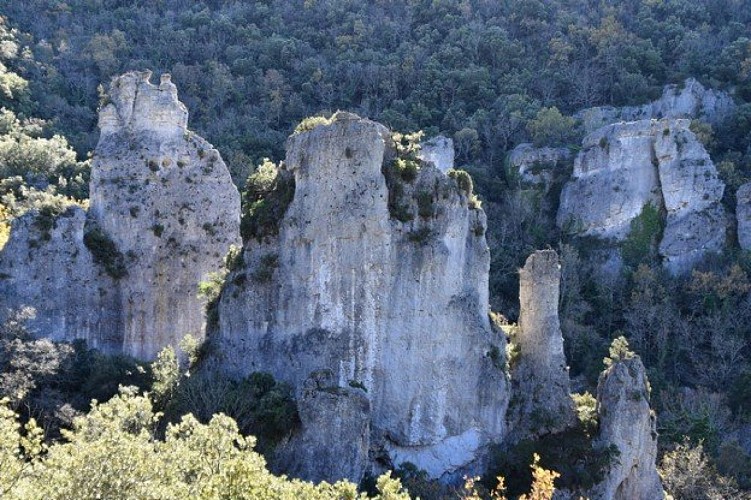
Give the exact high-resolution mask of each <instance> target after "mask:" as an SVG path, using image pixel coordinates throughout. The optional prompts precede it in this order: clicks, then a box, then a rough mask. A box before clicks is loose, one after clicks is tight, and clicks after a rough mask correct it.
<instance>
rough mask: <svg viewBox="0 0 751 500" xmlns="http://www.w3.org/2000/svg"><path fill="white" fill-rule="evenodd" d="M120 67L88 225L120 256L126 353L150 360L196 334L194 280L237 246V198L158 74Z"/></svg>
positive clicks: (199, 327) (105, 120)
mask: <svg viewBox="0 0 751 500" xmlns="http://www.w3.org/2000/svg"><path fill="white" fill-rule="evenodd" d="M149 77H150V73H128V74H126V75H124V76H121V77H119V78H115V79H114V80H113V82H112V85H111V86H110V100H111V101H112V102H111V103H110V104H107V105H106V106H105V107H104V108H103V109H102V110H101V113H100V128H101V137H100V139H99V143H98V145H97V148H96V151H95V157H94V162H93V163H92V167H91V188H90V193H91V205H90V208H89V221H88V225H89V226H90V227H92V228H97V229H98V230H100V231H102V232H103V233H104V234H106V235H107V236H108V237H109V238H110V239H111V240H112V241H113V243H114V244H115V246H116V247H117V249H118V251H119V252H121V253H122V254H124V255H126V256H127V260H128V263H127V266H128V268H129V271H128V273H127V274H126V275H125V276H123V277H122V278H120V279H119V280H118V288H119V293H120V297H121V302H120V314H121V318H122V319H121V324H122V329H123V335H124V338H123V341H124V345H123V350H124V352H126V353H128V354H131V355H133V356H136V357H139V358H142V359H151V358H153V357H155V356H156V354H157V353H158V352H159V350H161V348H163V347H164V346H165V345H174V344H176V343H177V342H179V340H180V339H181V338H182V337H183V336H185V335H187V334H190V335H193V336H195V337H198V338H202V337H203V328H204V327H203V323H204V314H203V307H202V302H201V299H200V298H199V297H198V293H197V290H198V284H199V283H200V282H201V281H202V280H205V279H206V277H207V275H208V274H209V273H210V272H213V271H217V270H219V269H221V267H222V265H223V262H224V256H225V255H226V254H227V251H228V250H229V247H230V245H233V244H235V245H239V244H240V238H239V224H240V198H239V194H238V192H237V189H236V188H235V186H234V184H233V183H232V180H231V178H230V175H229V171H228V169H227V167H226V166H225V164H224V162H223V161H222V159H221V157H220V156H219V153H218V152H217V151H216V150H215V149H214V148H213V147H212V146H211V145H210V144H209V143H208V142H206V141H205V140H203V139H202V138H200V137H198V136H196V135H194V134H192V133H190V132H188V130H187V128H186V126H187V119H188V114H187V111H186V109H185V106H183V105H182V103H180V102H179V101H178V99H177V90H176V88H175V86H174V85H173V84H172V83H170V80H169V76H168V75H163V76H162V79H161V83H160V85H159V86H155V85H152V84H151V83H149Z"/></svg>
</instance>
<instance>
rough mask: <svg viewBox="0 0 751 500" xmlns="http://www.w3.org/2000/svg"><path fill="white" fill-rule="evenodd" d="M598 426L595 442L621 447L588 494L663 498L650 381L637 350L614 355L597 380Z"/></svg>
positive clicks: (616, 499) (618, 499)
mask: <svg viewBox="0 0 751 500" xmlns="http://www.w3.org/2000/svg"><path fill="white" fill-rule="evenodd" d="M597 413H598V416H599V421H600V432H599V435H598V437H597V440H596V443H595V446H599V447H609V446H611V445H614V446H616V447H617V448H618V451H619V452H620V454H619V456H618V460H617V461H616V462H615V463H614V464H613V465H611V467H610V470H609V471H608V473H607V475H606V477H605V479H604V480H603V481H602V482H601V483H600V484H598V485H597V486H595V487H594V488H593V490H592V495H591V497H592V498H603V499H613V500H632V499H644V500H652V499H660V498H664V493H663V490H662V483H661V482H660V476H659V475H658V474H657V469H656V468H655V460H656V458H657V430H656V422H655V415H654V413H653V412H652V411H651V410H650V408H649V382H648V381H647V376H646V373H645V370H644V365H643V364H642V362H641V360H640V359H639V357H638V356H635V357H633V358H630V359H623V360H620V361H616V362H614V363H613V365H612V366H610V367H609V368H608V369H607V370H605V371H604V372H603V373H602V375H600V381H599V383H598V385H597Z"/></svg>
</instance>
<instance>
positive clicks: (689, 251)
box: [557, 119, 727, 274]
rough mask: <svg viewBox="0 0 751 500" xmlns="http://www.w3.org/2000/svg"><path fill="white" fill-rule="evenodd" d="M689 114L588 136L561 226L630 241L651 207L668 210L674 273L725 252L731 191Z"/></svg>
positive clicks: (667, 244)
mask: <svg viewBox="0 0 751 500" xmlns="http://www.w3.org/2000/svg"><path fill="white" fill-rule="evenodd" d="M689 124H690V122H689V121H688V120H667V119H666V120H659V121H658V120H642V121H638V122H629V123H618V124H614V125H608V126H606V127H603V128H601V129H599V130H597V131H596V132H594V133H592V134H589V135H588V136H587V137H586V138H585V139H584V142H583V145H582V151H581V152H580V153H579V155H578V156H577V157H576V160H575V162H574V173H573V176H572V179H571V181H569V182H568V183H567V184H566V186H565V187H564V189H563V192H562V194H561V203H560V207H559V211H558V216H557V222H558V225H559V227H561V228H564V229H566V230H567V231H569V232H575V233H578V234H579V235H585V236H594V237H597V238H601V239H606V240H610V241H613V242H622V241H623V240H625V239H626V237H627V235H628V233H629V230H630V225H631V221H632V220H634V219H635V218H636V217H637V216H638V215H639V214H640V213H641V211H642V209H643V208H644V206H645V205H647V204H652V205H653V206H654V207H657V208H659V209H661V210H663V211H664V212H665V214H666V215H665V228H664V233H663V237H662V240H661V242H660V247H659V253H660V255H661V256H662V257H663V260H664V263H665V265H666V267H667V268H668V269H669V270H670V271H671V272H673V273H674V274H678V273H682V272H685V271H686V270H688V269H689V268H690V267H691V266H692V265H693V264H694V263H695V262H696V261H698V260H699V259H701V258H702V257H703V256H704V255H705V254H706V253H708V252H717V251H720V250H722V248H723V247H724V244H725V231H726V225H727V217H726V214H725V210H724V208H723V207H722V205H721V203H720V200H721V199H722V195H723V192H724V189H725V185H724V183H723V182H722V181H721V180H720V179H719V178H718V176H717V170H716V169H715V166H714V164H713V163H712V160H711V159H710V158H709V155H708V154H707V152H706V150H705V149H704V147H703V146H702V145H701V143H700V142H699V141H698V140H697V139H696V136H695V135H694V134H693V133H692V132H691V131H690V130H689V128H688V127H689Z"/></svg>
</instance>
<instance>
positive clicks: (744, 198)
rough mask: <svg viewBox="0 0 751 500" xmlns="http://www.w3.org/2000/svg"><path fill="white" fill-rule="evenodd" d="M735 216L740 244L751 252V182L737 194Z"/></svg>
mask: <svg viewBox="0 0 751 500" xmlns="http://www.w3.org/2000/svg"><path fill="white" fill-rule="evenodd" d="M735 198H736V205H735V207H736V208H735V215H736V217H737V219H738V243H739V244H740V246H741V248H742V249H743V250H751V182H749V183H746V184H744V185H742V186H741V187H739V188H738V191H737V192H736V193H735Z"/></svg>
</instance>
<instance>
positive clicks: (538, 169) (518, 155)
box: [508, 143, 571, 184]
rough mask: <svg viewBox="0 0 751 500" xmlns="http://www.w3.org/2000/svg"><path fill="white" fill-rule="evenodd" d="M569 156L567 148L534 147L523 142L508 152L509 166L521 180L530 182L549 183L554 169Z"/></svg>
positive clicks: (560, 166)
mask: <svg viewBox="0 0 751 500" xmlns="http://www.w3.org/2000/svg"><path fill="white" fill-rule="evenodd" d="M570 158H571V151H570V150H569V149H568V148H536V147H534V146H533V145H532V144H529V143H524V144H519V145H518V146H516V147H515V148H514V149H513V150H512V151H511V153H509V157H508V161H509V165H510V167H511V168H512V169H513V170H514V171H516V172H518V173H519V177H520V178H521V180H522V181H524V182H528V183H530V184H549V183H550V182H551V181H552V179H553V175H554V173H555V170H556V169H560V168H562V164H563V163H564V162H566V161H568V160H569V159H570Z"/></svg>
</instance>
